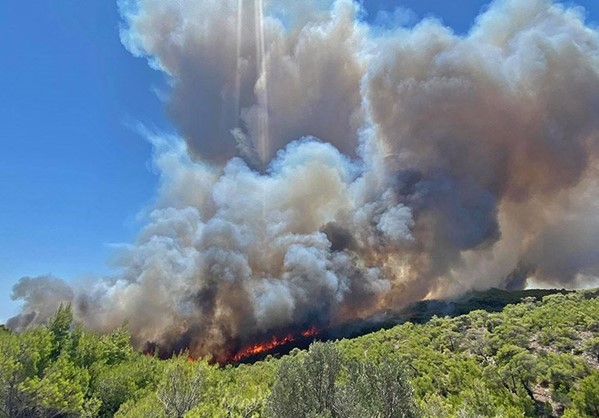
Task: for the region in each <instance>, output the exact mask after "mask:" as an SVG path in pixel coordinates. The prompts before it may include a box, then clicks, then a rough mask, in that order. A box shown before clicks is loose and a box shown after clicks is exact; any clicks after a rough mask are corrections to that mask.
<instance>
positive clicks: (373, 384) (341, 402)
mask: <svg viewBox="0 0 599 418" xmlns="http://www.w3.org/2000/svg"><path fill="white" fill-rule="evenodd" d="M336 410H337V412H338V415H339V416H342V417H347V418H361V417H372V418H416V417H419V416H420V412H419V410H418V408H417V406H416V403H415V402H414V398H413V392H412V387H411V386H410V384H409V382H408V380H407V377H406V375H405V372H404V370H403V367H402V365H401V364H400V362H399V361H398V360H396V359H392V358H384V359H383V360H382V361H381V362H379V363H375V362H373V361H369V360H366V361H363V362H357V361H354V362H352V363H350V365H349V367H348V372H347V378H346V381H345V384H344V385H343V386H342V388H341V390H340V396H339V398H338V400H337V405H336Z"/></svg>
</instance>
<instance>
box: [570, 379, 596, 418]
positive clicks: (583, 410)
mask: <svg viewBox="0 0 599 418" xmlns="http://www.w3.org/2000/svg"><path fill="white" fill-rule="evenodd" d="M572 405H573V408H571V409H570V410H569V411H568V413H567V415H565V416H568V417H579V418H583V417H594V418H596V417H599V372H598V371H594V372H593V373H592V374H591V375H590V376H588V377H586V378H584V379H582V380H581V381H580V383H579V388H578V390H576V391H575V392H574V393H573V394H572Z"/></svg>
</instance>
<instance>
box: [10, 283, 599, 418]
mask: <svg viewBox="0 0 599 418" xmlns="http://www.w3.org/2000/svg"><path fill="white" fill-rule="evenodd" d="M598 341H599V293H597V292H596V291H579V292H574V293H568V294H553V295H546V296H543V297H542V299H541V298H535V297H528V298H525V299H524V300H522V302H520V303H518V304H513V305H508V306H507V307H505V309H503V311H501V312H497V313H490V312H487V311H483V310H475V311H472V312H470V313H468V314H466V315H462V316H458V317H455V318H450V317H438V316H433V317H432V318H431V319H430V321H428V322H427V323H425V324H421V325H418V324H413V323H410V322H408V323H405V324H402V325H398V326H395V327H393V328H391V329H388V330H381V331H378V332H374V333H371V334H368V335H364V336H362V337H359V338H354V339H347V340H341V341H337V342H334V343H333V342H328V343H320V342H316V343H313V344H312V345H311V347H310V349H309V350H307V351H301V350H297V349H295V350H293V351H292V352H291V353H290V354H289V355H287V356H283V357H282V358H280V359H277V358H273V357H268V358H266V359H265V360H263V361H259V362H256V363H254V364H251V365H249V364H240V365H237V366H232V365H228V366H219V365H214V364H211V363H210V362H209V361H208V359H206V360H192V359H190V358H189V356H188V355H187V354H186V353H181V354H180V355H178V356H175V357H173V358H172V359H170V360H159V359H158V358H155V357H152V356H147V355H144V354H141V353H138V352H136V351H135V350H134V349H133V347H132V345H131V342H130V337H129V334H128V332H127V330H126V326H123V327H121V328H118V329H116V330H115V331H114V332H113V333H111V334H110V335H96V334H94V333H91V332H88V331H87V330H85V329H83V328H82V327H81V326H79V325H78V324H76V323H75V322H74V321H73V316H72V312H71V309H70V307H68V306H63V307H61V308H60V309H59V311H58V312H57V313H56V315H55V316H54V318H53V319H52V320H51V321H50V322H49V323H48V324H47V325H44V326H38V327H35V328H32V329H30V330H27V331H25V332H23V333H20V334H16V333H12V332H10V331H8V330H6V329H4V328H2V329H0V417H10V418H13V417H15V418H29V417H113V416H115V417H120V418H134V417H155V418H171V417H177V418H183V417H192V418H199V417H248V418H249V417H272V418H278V417H291V416H293V417H328V418H337V417H347V418H353V417H380V418H387V417H389V418H391V417H404V418H412V417H460V418H462V417H525V416H543V417H552V416H555V417H557V416H564V417H567V418H574V417H577V418H578V417H582V418H584V417H597V416H599V358H598V355H599V349H598V347H599V343H598Z"/></svg>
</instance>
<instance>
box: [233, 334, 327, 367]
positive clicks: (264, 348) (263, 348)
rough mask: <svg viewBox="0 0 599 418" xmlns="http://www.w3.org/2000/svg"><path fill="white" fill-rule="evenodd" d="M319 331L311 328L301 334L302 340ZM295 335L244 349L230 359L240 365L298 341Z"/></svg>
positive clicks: (275, 338)
mask: <svg viewBox="0 0 599 418" xmlns="http://www.w3.org/2000/svg"><path fill="white" fill-rule="evenodd" d="M318 333H319V330H318V329H317V328H316V327H312V328H309V329H307V330H304V331H302V332H300V333H299V337H301V338H310V337H314V336H316V335H318ZM299 337H298V336H297V335H295V334H291V333H290V334H287V335H285V336H284V337H277V336H273V337H272V338H271V339H270V340H268V341H264V342H260V343H256V344H252V345H249V346H247V347H244V348H242V349H241V350H239V352H237V354H235V355H234V356H232V357H231V358H230V359H231V361H232V362H235V363H238V362H240V361H242V360H243V359H245V358H248V357H252V356H256V355H259V354H262V353H267V352H269V351H272V350H274V349H275V348H277V347H281V346H284V345H287V344H289V343H292V342H294V341H296V340H297V339H298V338H299Z"/></svg>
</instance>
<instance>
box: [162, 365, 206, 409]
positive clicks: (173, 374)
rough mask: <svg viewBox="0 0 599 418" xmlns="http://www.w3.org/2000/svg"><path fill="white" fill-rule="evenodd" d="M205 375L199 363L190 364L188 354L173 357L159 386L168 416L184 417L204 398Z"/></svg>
mask: <svg viewBox="0 0 599 418" xmlns="http://www.w3.org/2000/svg"><path fill="white" fill-rule="evenodd" d="M203 386H204V376H203V374H202V373H200V367H198V365H197V363H194V364H189V362H188V360H187V358H186V356H184V355H182V356H179V357H177V358H176V359H173V360H172V361H171V363H170V364H169V365H168V366H167V368H166V370H165V373H164V377H163V379H162V381H161V382H160V384H159V386H158V391H157V397H158V400H159V401H160V403H161V404H162V406H163V409H164V414H165V416H166V417H167V418H183V416H184V415H185V414H186V413H187V412H188V411H191V410H192V409H193V408H195V407H196V406H197V405H198V404H199V403H200V401H201V400H202V392H203V390H204V387H203Z"/></svg>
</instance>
